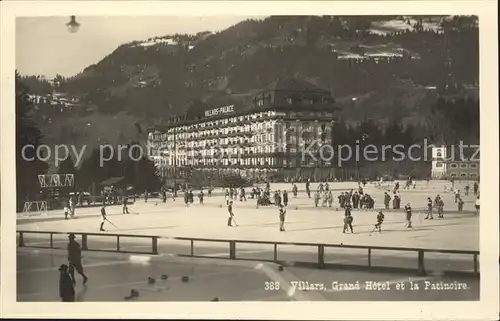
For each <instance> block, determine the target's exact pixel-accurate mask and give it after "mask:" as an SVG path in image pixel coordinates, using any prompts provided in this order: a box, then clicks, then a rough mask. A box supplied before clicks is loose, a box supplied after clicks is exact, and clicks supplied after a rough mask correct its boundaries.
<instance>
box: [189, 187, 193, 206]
mask: <svg viewBox="0 0 500 321" xmlns="http://www.w3.org/2000/svg"><path fill="white" fill-rule="evenodd" d="M188 199H189V204H193V203H194V194H193V190H192V189H190V190H189V193H188Z"/></svg>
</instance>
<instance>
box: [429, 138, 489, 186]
mask: <svg viewBox="0 0 500 321" xmlns="http://www.w3.org/2000/svg"><path fill="white" fill-rule="evenodd" d="M431 176H432V178H434V179H451V178H455V179H464V180H478V179H479V146H478V147H477V148H476V147H463V149H462V152H461V151H460V146H441V147H434V148H432V172H431Z"/></svg>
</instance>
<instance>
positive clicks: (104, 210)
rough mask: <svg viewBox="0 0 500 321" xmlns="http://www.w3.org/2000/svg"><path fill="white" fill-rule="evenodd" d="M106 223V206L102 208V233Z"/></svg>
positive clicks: (100, 229)
mask: <svg viewBox="0 0 500 321" xmlns="http://www.w3.org/2000/svg"><path fill="white" fill-rule="evenodd" d="M105 221H106V204H103V205H102V206H101V227H100V228H99V231H100V232H104V231H105V230H104V222H105Z"/></svg>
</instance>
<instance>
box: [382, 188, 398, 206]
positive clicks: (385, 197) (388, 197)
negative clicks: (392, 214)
mask: <svg viewBox="0 0 500 321" xmlns="http://www.w3.org/2000/svg"><path fill="white" fill-rule="evenodd" d="M394 194H396V192H394ZM390 201H391V196H390V195H389V193H387V192H385V193H384V205H385V209H386V210H388V209H389V202H390Z"/></svg>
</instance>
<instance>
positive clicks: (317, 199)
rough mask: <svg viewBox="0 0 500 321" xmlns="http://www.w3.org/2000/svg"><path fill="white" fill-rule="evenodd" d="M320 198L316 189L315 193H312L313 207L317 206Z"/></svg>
mask: <svg viewBox="0 0 500 321" xmlns="http://www.w3.org/2000/svg"><path fill="white" fill-rule="evenodd" d="M320 198H321V196H320V195H319V190H317V191H316V193H314V207H318V205H319V199H320Z"/></svg>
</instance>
